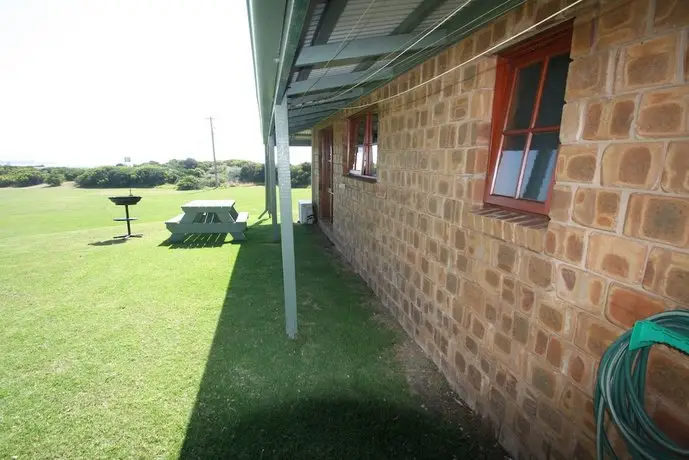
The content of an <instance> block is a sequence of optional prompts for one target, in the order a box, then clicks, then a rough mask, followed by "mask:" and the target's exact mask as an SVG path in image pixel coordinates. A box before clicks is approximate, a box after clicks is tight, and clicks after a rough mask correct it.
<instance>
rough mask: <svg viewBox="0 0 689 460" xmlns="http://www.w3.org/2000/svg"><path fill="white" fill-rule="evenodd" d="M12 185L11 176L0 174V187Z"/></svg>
mask: <svg viewBox="0 0 689 460" xmlns="http://www.w3.org/2000/svg"><path fill="white" fill-rule="evenodd" d="M4 187H12V178H11V177H10V176H9V175H8V174H3V175H2V176H0V188H4Z"/></svg>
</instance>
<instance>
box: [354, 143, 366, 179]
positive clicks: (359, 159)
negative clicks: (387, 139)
mask: <svg viewBox="0 0 689 460" xmlns="http://www.w3.org/2000/svg"><path fill="white" fill-rule="evenodd" d="M363 168H364V146H363V145H358V146H357V148H356V154H355V158H354V171H358V172H359V173H361V170H362V169H363Z"/></svg>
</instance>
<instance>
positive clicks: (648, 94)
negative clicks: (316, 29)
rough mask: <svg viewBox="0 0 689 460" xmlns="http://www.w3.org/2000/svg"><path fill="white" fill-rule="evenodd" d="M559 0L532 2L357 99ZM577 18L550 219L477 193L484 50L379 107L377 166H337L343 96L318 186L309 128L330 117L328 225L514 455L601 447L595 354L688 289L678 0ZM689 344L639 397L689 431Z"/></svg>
mask: <svg viewBox="0 0 689 460" xmlns="http://www.w3.org/2000/svg"><path fill="white" fill-rule="evenodd" d="M567 3H568V2H567V1H566V0H563V1H562V2H561V1H560V0H555V1H547V2H546V1H535V0H530V1H528V2H527V3H526V4H525V5H523V6H521V7H519V8H517V9H516V10H513V11H512V12H510V13H508V14H507V15H505V16H503V17H502V18H500V19H498V20H496V21H494V22H493V23H492V24H490V26H488V27H484V28H482V29H480V30H478V31H476V32H475V33H473V34H472V35H471V36H469V37H467V38H465V39H463V40H462V41H461V42H459V43H457V44H456V45H454V46H453V47H451V48H449V49H447V50H446V51H444V52H442V53H441V54H439V55H438V56H436V57H434V58H432V59H430V60H428V61H426V62H425V63H424V64H423V65H420V66H418V67H417V68H415V69H413V70H411V71H409V72H408V73H406V74H404V75H402V76H400V77H399V78H397V79H396V80H394V81H392V82H390V83H389V84H387V85H386V86H384V87H382V88H380V89H378V90H377V91H376V92H374V93H373V94H371V95H370V96H368V97H366V98H364V99H361V100H359V101H357V102H356V103H354V104H352V106H359V105H361V104H366V103H370V102H376V101H377V100H380V99H384V98H387V97H390V96H393V95H396V94H399V93H401V92H403V91H406V90H407V89H408V88H412V87H414V86H415V85H418V84H419V83H421V82H424V81H427V80H429V79H431V78H433V77H434V76H436V75H439V74H440V73H442V72H445V71H446V70H448V69H450V68H452V67H454V66H457V65H458V64H459V63H461V62H464V61H466V60H467V59H469V58H470V57H472V56H475V55H477V54H478V53H480V52H482V51H484V50H486V49H488V48H489V47H490V46H493V45H494V44H497V43H499V42H500V41H502V40H504V39H505V38H506V37H509V36H512V35H514V34H515V33H517V32H519V31H520V30H524V29H525V28H527V27H528V26H530V25H532V24H534V23H535V22H537V21H539V20H540V19H542V18H545V17H547V16H549V15H550V14H552V13H554V12H556V11H557V10H558V8H560V7H562V6H564V5H565V4H567ZM570 3H571V2H570ZM572 18H573V19H574V33H573V40H572V58H573V61H572V63H571V65H570V71H569V76H568V83H567V91H566V100H567V104H566V106H565V109H564V112H563V119H562V130H561V133H560V138H561V142H562V145H561V147H560V151H559V156H558V163H557V168H556V184H555V186H554V191H553V198H552V203H551V210H550V219H546V218H539V217H533V216H529V215H524V214H520V213H518V212H512V211H505V210H500V209H495V208H493V209H491V208H482V207H481V205H482V198H483V191H484V183H485V177H486V169H487V160H488V139H489V134H490V120H491V112H492V96H493V87H494V83H495V70H494V66H495V57H488V56H486V57H483V58H480V59H478V60H476V61H474V62H473V63H471V64H469V65H465V66H463V67H461V68H459V69H457V70H454V71H453V72H451V73H449V74H448V75H446V76H444V77H442V78H440V79H436V80H434V81H432V82H430V83H429V84H427V85H424V86H422V87H421V88H418V89H415V90H414V91H412V92H409V93H406V94H404V95H401V96H399V97H396V98H394V99H391V100H387V101H384V102H381V103H379V104H378V105H377V108H378V110H379V117H380V128H379V132H380V135H379V136H380V137H379V155H378V158H379V166H378V171H379V179H378V181H377V182H376V183H368V182H363V181H360V180H357V179H354V178H351V177H347V176H344V175H343V170H342V158H343V154H344V150H345V145H346V133H345V131H346V130H345V126H346V121H345V115H348V114H350V113H353V112H354V111H349V112H342V113H340V114H338V115H337V116H335V117H332V118H331V119H329V120H327V121H326V122H323V123H321V124H320V125H318V126H317V127H315V129H314V139H313V145H314V158H313V165H314V189H313V190H314V203H317V202H318V186H317V184H318V160H319V152H318V145H319V144H318V129H320V128H324V127H327V126H332V127H333V130H334V153H335V171H334V178H335V179H334V181H335V183H334V190H335V198H334V210H333V224H332V225H326V224H323V225H322V227H323V229H324V231H326V232H327V233H328V235H329V236H330V237H331V239H332V240H333V241H334V242H335V244H336V246H337V247H338V249H339V250H340V251H341V252H342V253H343V254H344V255H345V257H346V258H347V259H348V260H349V261H350V263H351V264H352V265H353V266H354V267H355V269H356V270H357V271H358V272H359V274H360V275H361V276H362V277H363V278H364V279H365V280H366V282H367V283H368V284H369V285H370V286H371V288H372V289H373V290H374V291H375V293H376V295H378V296H379V297H380V299H381V301H382V302H383V303H384V305H386V306H387V307H388V308H389V309H390V311H391V312H392V313H393V314H394V315H395V316H396V318H397V319H398V321H399V322H400V323H401V324H402V325H403V327H404V329H405V330H406V331H407V333H409V334H410V335H411V336H413V337H414V338H415V339H416V340H417V342H418V343H419V344H420V345H421V346H422V347H423V349H424V350H425V351H426V353H427V354H428V355H429V356H431V357H432V358H433V360H434V361H435V363H436V364H437V365H438V367H439V368H440V369H441V370H442V371H443V372H444V374H445V375H446V377H447V378H448V380H449V381H450V382H451V383H452V384H453V386H454V388H455V389H456V390H457V391H458V393H459V394H460V396H461V397H462V398H463V399H464V400H465V401H466V402H467V403H469V404H470V405H471V406H472V407H474V408H475V409H476V410H477V411H478V412H480V413H481V414H483V415H485V416H486V417H487V418H489V419H490V420H491V421H492V423H493V425H494V427H495V429H496V431H497V432H498V434H499V438H500V441H501V443H502V444H503V445H504V446H505V447H506V448H507V449H508V451H510V452H511V453H512V454H513V455H515V456H516V455H517V453H520V454H527V453H528V454H531V455H533V456H535V457H537V458H546V457H547V456H550V458H595V455H594V445H595V441H594V440H595V436H594V419H593V403H592V392H593V385H594V378H595V374H596V366H597V363H598V361H599V359H600V356H601V354H602V353H603V352H604V350H605V349H606V347H607V346H608V345H609V344H610V343H611V341H613V340H614V339H615V338H616V337H617V336H618V335H619V334H620V333H621V332H623V331H624V330H625V329H627V328H629V327H630V326H632V325H633V323H634V321H635V320H637V319H640V318H644V317H646V316H648V315H650V314H653V313H655V312H659V311H663V310H666V309H672V308H677V307H679V306H681V305H683V306H687V305H689V137H688V136H689V51H688V47H687V46H688V45H687V43H688V37H687V35H688V31H689V1H684V0H631V1H630V0H621V1H617V0H616V1H604V0H598V1H590V2H588V3H587V4H585V5H584V6H583V7H581V8H579V7H577V9H575V10H572V12H571V13H567V14H566V17H563V18H562V20H564V19H572ZM553 24H554V23H553ZM550 25H551V24H549V25H548V26H550ZM544 28H547V27H544ZM687 362H689V360H687V359H684V360H682V359H678V358H677V357H676V356H674V355H673V354H671V353H669V352H667V353H666V352H659V353H655V355H654V357H653V360H652V372H651V376H650V380H649V384H650V387H651V390H650V391H651V395H652V397H651V400H650V402H649V409H650V411H651V412H652V413H653V414H654V417H655V418H656V420H657V421H658V422H659V424H661V426H662V427H663V428H665V429H666V431H667V432H668V433H669V434H671V435H672V436H675V437H676V438H678V439H679V438H682V437H684V441H686V438H687V435H686V433H689V420H688V419H687V413H689V385H687V382H689V367H688V366H687V365H686V363H687Z"/></svg>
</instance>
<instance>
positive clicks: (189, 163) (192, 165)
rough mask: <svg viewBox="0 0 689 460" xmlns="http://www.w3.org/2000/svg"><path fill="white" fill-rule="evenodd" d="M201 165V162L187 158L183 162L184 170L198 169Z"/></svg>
mask: <svg viewBox="0 0 689 460" xmlns="http://www.w3.org/2000/svg"><path fill="white" fill-rule="evenodd" d="M198 165H199V162H198V161H196V160H194V159H193V158H187V159H186V160H184V161H183V162H182V166H183V167H184V169H196V168H197V167H198Z"/></svg>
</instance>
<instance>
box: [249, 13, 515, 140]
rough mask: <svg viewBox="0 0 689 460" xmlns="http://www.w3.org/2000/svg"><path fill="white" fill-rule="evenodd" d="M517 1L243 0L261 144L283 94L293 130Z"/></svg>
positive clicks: (338, 107) (310, 123)
mask: <svg viewBox="0 0 689 460" xmlns="http://www.w3.org/2000/svg"><path fill="white" fill-rule="evenodd" d="M524 1H525V0H395V1H394V2H390V1H388V2H385V1H382V0H247V10H248V14H249V24H250V32H251V44H252V51H253V60H254V74H255V79H256V93H257V94H256V96H257V99H258V105H259V113H260V117H261V133H262V136H263V139H264V142H265V141H267V139H268V136H269V135H270V134H271V132H272V130H273V114H274V107H275V105H276V104H279V103H281V102H282V101H283V100H284V98H287V106H288V109H289V111H288V118H289V130H290V134H294V133H300V132H302V131H304V130H305V129H307V128H311V127H312V126H314V125H315V124H317V123H318V122H320V121H322V120H324V119H326V118H328V117H330V116H331V115H332V114H334V113H336V112H338V111H339V110H341V109H342V108H344V107H346V106H347V105H349V104H351V102H353V101H354V100H356V99H358V98H360V97H362V96H364V95H366V94H368V93H370V92H371V91H373V90H374V89H375V88H377V87H379V86H381V85H383V84H385V83H387V82H389V81H390V80H392V79H394V78H395V77H397V76H398V75H401V74H402V73H404V72H406V71H408V70H410V69H412V68H413V67H415V66H417V65H418V64H420V63H422V62H424V61H425V60H427V59H428V58H430V57H432V56H434V55H435V54H438V53H440V52H441V51H442V50H443V49H445V48H446V47H448V46H449V45H451V44H453V43H456V42H457V41H459V40H461V39H462V38H464V37H466V36H468V35H470V34H471V33H472V32H474V31H475V30H477V29H478V28H480V27H482V26H483V25H485V24H486V23H488V22H490V21H492V20H493V19H495V18H497V17H499V16H501V15H503V14H505V13H506V12H508V11H509V10H511V9H512V8H515V7H517V6H519V5H521V4H522V3H524ZM292 138H293V139H294V142H299V143H300V145H304V142H305V141H304V138H305V137H304V135H300V136H296V137H294V136H292ZM297 139H299V141H297Z"/></svg>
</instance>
